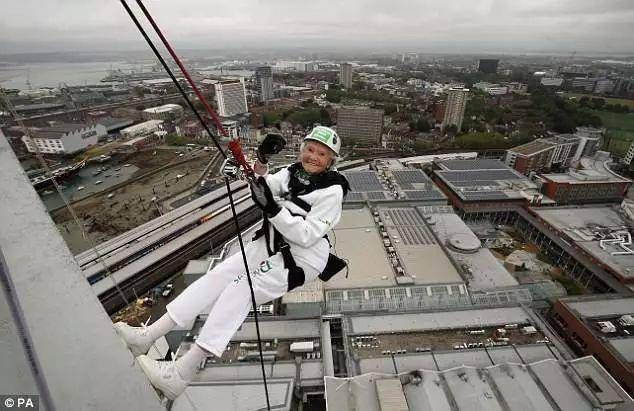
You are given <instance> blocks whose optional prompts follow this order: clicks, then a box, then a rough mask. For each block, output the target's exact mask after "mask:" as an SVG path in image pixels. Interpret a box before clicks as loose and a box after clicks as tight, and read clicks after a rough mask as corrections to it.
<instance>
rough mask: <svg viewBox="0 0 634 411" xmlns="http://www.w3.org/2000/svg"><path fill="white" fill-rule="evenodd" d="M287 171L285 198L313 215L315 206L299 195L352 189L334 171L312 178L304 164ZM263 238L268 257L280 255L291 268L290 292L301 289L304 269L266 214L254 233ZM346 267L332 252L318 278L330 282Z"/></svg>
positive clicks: (289, 271)
mask: <svg viewBox="0 0 634 411" xmlns="http://www.w3.org/2000/svg"><path fill="white" fill-rule="evenodd" d="M288 171H289V174H290V178H289V183H288V188H289V191H288V192H287V193H284V194H283V195H282V197H283V198H284V199H285V200H287V201H290V202H292V203H293V204H295V205H296V206H298V207H299V208H301V209H302V210H304V212H306V214H308V213H309V212H310V210H311V208H312V207H311V205H310V204H308V203H307V202H306V201H304V200H303V199H301V198H299V196H300V195H306V194H309V193H311V192H313V191H315V190H319V189H324V188H328V187H330V186H333V185H340V186H341V188H342V190H343V195H344V197H345V195H346V194H347V193H348V191H349V190H350V186H349V184H348V181H347V180H346V178H345V177H344V176H342V175H341V174H339V173H337V172H335V171H327V172H324V173H321V174H318V175H310V174H308V173H306V172H305V171H304V169H303V168H302V165H301V163H295V164H292V165H290V166H289V167H288ZM291 215H293V216H297V217H302V218H304V216H303V215H301V214H295V213H291ZM271 232H272V233H273V241H271ZM261 237H264V241H265V242H266V250H267V252H268V254H269V257H270V256H273V255H274V254H276V253H278V252H279V253H280V254H281V255H282V258H283V260H284V266H285V267H286V269H288V291H291V290H293V289H294V288H297V287H299V286H302V285H303V284H304V281H305V279H306V278H305V274H304V270H303V269H302V268H301V267H299V266H298V265H297V263H296V262H295V258H294V257H293V254H292V253H291V247H290V245H289V244H288V242H287V241H286V239H285V238H284V236H282V234H280V232H279V231H278V230H277V229H276V228H275V227H273V225H271V223H270V222H269V218H268V216H267V214H266V213H264V216H263V221H262V227H261V228H260V229H259V230H257V231H256V232H255V236H254V238H253V239H254V240H257V239H259V238H261ZM324 239H326V241H328V243H329V244H330V240H329V239H328V235H324ZM347 266H348V265H347V263H346V262H345V261H344V260H343V259H341V258H339V257H338V256H336V255H334V254H332V253H329V255H328V261H327V263H326V267H325V268H324V270H323V271H322V272H321V273H320V274H319V276H318V277H319V279H320V280H322V281H328V280H330V279H331V278H332V277H333V276H334V275H335V274H337V273H338V272H340V271H341V270H343V269H344V268H347Z"/></svg>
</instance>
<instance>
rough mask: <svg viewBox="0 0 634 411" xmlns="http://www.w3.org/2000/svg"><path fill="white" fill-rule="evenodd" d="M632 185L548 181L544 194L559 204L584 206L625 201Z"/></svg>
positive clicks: (614, 182)
mask: <svg viewBox="0 0 634 411" xmlns="http://www.w3.org/2000/svg"><path fill="white" fill-rule="evenodd" d="M629 186H630V183H628V182H624V181H613V182H612V181H610V182H607V181H606V182H587V183H574V184H571V183H568V182H557V181H551V180H546V182H545V183H544V185H543V186H542V192H543V193H544V194H545V195H546V196H547V197H550V198H552V199H553V200H555V201H557V203H558V204H584V203H589V202H607V201H618V202H620V201H621V200H623V198H624V197H625V195H626V194H627V190H628V188H629Z"/></svg>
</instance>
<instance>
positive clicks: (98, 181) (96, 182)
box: [95, 180, 103, 185]
mask: <svg viewBox="0 0 634 411" xmlns="http://www.w3.org/2000/svg"><path fill="white" fill-rule="evenodd" d="M101 183H103V181H101V180H97V181H95V185H99V184H101Z"/></svg>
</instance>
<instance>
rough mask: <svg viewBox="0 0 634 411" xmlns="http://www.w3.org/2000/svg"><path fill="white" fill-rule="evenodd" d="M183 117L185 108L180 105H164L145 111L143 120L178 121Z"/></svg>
mask: <svg viewBox="0 0 634 411" xmlns="http://www.w3.org/2000/svg"><path fill="white" fill-rule="evenodd" d="M182 115H183V107H181V106H179V105H178V104H164V105H162V106H158V107H150V108H146V109H145V110H143V118H144V119H146V120H176V119H178V118H180V117H181V116H182Z"/></svg>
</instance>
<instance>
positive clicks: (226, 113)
mask: <svg viewBox="0 0 634 411" xmlns="http://www.w3.org/2000/svg"><path fill="white" fill-rule="evenodd" d="M214 87H215V89H216V102H217V103H218V114H220V115H221V116H222V117H231V116H235V115H237V114H243V113H246V112H247V111H248V107H247V97H246V92H245V90H244V82H243V81H242V80H240V81H237V80H236V81H226V82H220V83H216V84H214Z"/></svg>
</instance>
